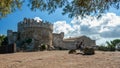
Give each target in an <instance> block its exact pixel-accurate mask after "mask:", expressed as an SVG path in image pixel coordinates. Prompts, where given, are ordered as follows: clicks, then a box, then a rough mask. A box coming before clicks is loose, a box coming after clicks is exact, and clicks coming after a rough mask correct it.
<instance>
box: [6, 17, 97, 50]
mask: <svg viewBox="0 0 120 68" xmlns="http://www.w3.org/2000/svg"><path fill="white" fill-rule="evenodd" d="M7 37H8V42H9V44H12V43H16V44H17V47H18V48H19V47H21V46H23V45H25V44H23V42H25V40H28V39H31V42H30V43H28V44H26V45H25V46H30V48H31V49H33V50H35V49H38V47H39V46H40V45H41V44H45V45H49V46H50V47H55V48H63V49H75V48H76V46H75V45H76V43H77V42H80V41H81V40H83V39H84V43H85V45H87V46H90V45H93V46H94V45H96V44H95V40H91V39H90V38H88V37H86V36H81V37H76V38H68V39H63V38H64V33H63V32H61V33H60V34H57V33H53V24H51V23H49V22H43V21H39V22H38V21H36V20H34V19H29V18H28V19H27V18H24V20H23V21H20V22H19V23H18V31H17V32H13V31H12V30H8V31H7Z"/></svg>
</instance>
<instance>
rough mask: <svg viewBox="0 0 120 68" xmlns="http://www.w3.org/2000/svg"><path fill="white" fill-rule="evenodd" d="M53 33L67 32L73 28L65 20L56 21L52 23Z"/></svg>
mask: <svg viewBox="0 0 120 68" xmlns="http://www.w3.org/2000/svg"><path fill="white" fill-rule="evenodd" d="M53 28H54V31H53V32H54V33H60V32H64V33H65V34H69V33H70V32H72V31H73V30H74V29H73V28H72V27H71V25H69V24H67V23H66V21H57V22H55V23H54V27H53Z"/></svg>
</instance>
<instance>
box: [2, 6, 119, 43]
mask: <svg viewBox="0 0 120 68" xmlns="http://www.w3.org/2000/svg"><path fill="white" fill-rule="evenodd" d="M61 13H62V9H57V10H56V11H55V13H52V14H50V15H49V14H48V12H41V11H38V10H37V11H31V10H30V9H29V8H28V7H27V6H25V5H24V6H23V7H22V9H21V10H17V11H15V12H14V13H11V14H9V15H7V17H5V18H2V19H1V20H0V34H5V35H6V33H7V30H8V29H11V30H13V31H17V23H18V22H19V21H22V20H23V18H24V17H26V18H35V17H39V18H41V19H42V20H46V21H49V22H51V23H53V24H54V32H55V33H60V32H64V33H65V37H75V36H81V35H86V36H89V37H91V38H92V39H94V40H97V44H102V43H104V42H105V41H107V40H108V41H109V40H113V39H116V38H120V28H119V27H120V9H119V10H116V9H114V8H111V9H110V11H108V12H106V13H105V14H103V15H102V17H101V19H99V20H98V19H96V17H91V16H87V18H84V19H81V18H80V17H79V18H78V19H76V18H75V17H74V18H68V16H67V15H62V14H61Z"/></svg>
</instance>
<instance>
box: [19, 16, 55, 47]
mask: <svg viewBox="0 0 120 68" xmlns="http://www.w3.org/2000/svg"><path fill="white" fill-rule="evenodd" d="M52 32H53V24H51V23H49V22H43V21H36V20H34V19H27V18H24V20H23V21H21V22H19V23H18V33H19V36H20V40H21V41H23V40H25V39H32V41H33V43H34V48H35V49H37V48H38V46H40V45H41V44H46V45H49V46H52Z"/></svg>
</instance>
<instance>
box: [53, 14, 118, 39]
mask: <svg viewBox="0 0 120 68" xmlns="http://www.w3.org/2000/svg"><path fill="white" fill-rule="evenodd" d="M54 32H57V33H59V32H65V36H81V35H87V36H90V37H91V38H93V39H96V40H98V39H100V38H118V37H120V16H117V15H116V14H115V13H107V14H102V16H101V18H99V19H97V18H96V17H91V16H86V17H85V18H83V19H82V18H81V17H78V18H74V19H73V20H72V21H71V22H70V23H66V21H57V22H55V23H54Z"/></svg>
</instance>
